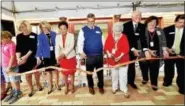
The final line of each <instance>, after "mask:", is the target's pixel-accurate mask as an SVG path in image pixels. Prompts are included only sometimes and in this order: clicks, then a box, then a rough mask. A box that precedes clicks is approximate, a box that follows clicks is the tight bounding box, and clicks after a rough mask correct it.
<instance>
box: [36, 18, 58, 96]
mask: <svg viewBox="0 0 185 106" xmlns="http://www.w3.org/2000/svg"><path fill="white" fill-rule="evenodd" d="M39 27H40V29H41V33H40V34H39V35H38V45H37V53H36V57H37V63H41V62H42V65H41V66H40V67H47V66H56V65H57V62H56V59H55V38H56V33H55V32H54V31H51V26H50V24H49V23H48V22H47V21H42V22H41V23H40V25H39ZM46 72H47V73H48V81H49V91H48V94H50V93H51V92H52V88H53V83H52V79H53V76H52V73H55V75H56V77H55V80H56V85H57V88H58V90H61V89H60V88H59V86H58V77H59V76H58V71H56V70H52V69H47V70H46Z"/></svg>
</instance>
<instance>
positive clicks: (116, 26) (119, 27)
mask: <svg viewBox="0 0 185 106" xmlns="http://www.w3.org/2000/svg"><path fill="white" fill-rule="evenodd" d="M112 31H113V33H114V34H120V33H122V32H123V24H121V23H120V22H117V23H115V24H114V25H113V28H112Z"/></svg>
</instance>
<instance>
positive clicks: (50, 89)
mask: <svg viewBox="0 0 185 106" xmlns="http://www.w3.org/2000/svg"><path fill="white" fill-rule="evenodd" d="M51 92H53V85H52V86H51V88H49V91H48V94H50V93H51Z"/></svg>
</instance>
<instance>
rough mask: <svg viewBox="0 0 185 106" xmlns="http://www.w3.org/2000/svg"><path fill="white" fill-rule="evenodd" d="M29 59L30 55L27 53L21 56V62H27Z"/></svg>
mask: <svg viewBox="0 0 185 106" xmlns="http://www.w3.org/2000/svg"><path fill="white" fill-rule="evenodd" d="M27 60H28V56H27V55H24V56H22V57H21V63H22V64H24V63H26V62H27Z"/></svg>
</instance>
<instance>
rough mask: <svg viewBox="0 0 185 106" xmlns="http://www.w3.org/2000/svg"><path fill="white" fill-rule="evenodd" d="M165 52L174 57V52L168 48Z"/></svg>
mask: <svg viewBox="0 0 185 106" xmlns="http://www.w3.org/2000/svg"><path fill="white" fill-rule="evenodd" d="M167 51H168V53H169V54H172V55H174V54H175V52H174V50H173V49H169V48H167Z"/></svg>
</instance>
